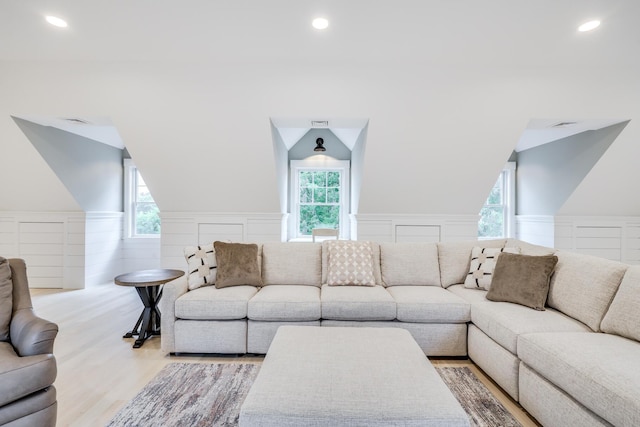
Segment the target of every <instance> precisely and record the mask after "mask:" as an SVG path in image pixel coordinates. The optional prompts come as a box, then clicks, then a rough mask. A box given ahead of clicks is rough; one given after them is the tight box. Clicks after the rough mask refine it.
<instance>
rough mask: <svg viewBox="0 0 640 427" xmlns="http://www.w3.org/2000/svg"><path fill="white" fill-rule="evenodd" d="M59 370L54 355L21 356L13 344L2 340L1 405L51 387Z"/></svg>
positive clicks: (0, 348)
mask: <svg viewBox="0 0 640 427" xmlns="http://www.w3.org/2000/svg"><path fill="white" fill-rule="evenodd" d="M57 372H58V371H57V368H56V359H55V358H54V357H53V355H51V354H38V355H35V356H25V357H19V356H18V355H17V354H16V352H15V350H14V349H13V347H12V346H11V344H9V343H6V342H0V406H4V405H6V404H7V403H10V402H13V401H14V400H17V399H20V398H22V397H25V396H27V395H29V394H31V393H34V392H36V391H38V390H42V389H43V388H45V387H49V386H50V385H51V384H53V382H54V381H55V379H56V374H57Z"/></svg>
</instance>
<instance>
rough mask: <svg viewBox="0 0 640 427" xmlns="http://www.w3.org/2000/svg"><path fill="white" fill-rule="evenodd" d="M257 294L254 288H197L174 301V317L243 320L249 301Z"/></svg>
mask: <svg viewBox="0 0 640 427" xmlns="http://www.w3.org/2000/svg"><path fill="white" fill-rule="evenodd" d="M257 292H258V289H257V288H256V287H254V286H232V287H228V288H222V289H218V288H216V287H215V286H205V287H202V288H198V289H196V290H193V291H189V292H187V293H186V294H184V295H182V296H180V297H179V298H178V299H177V300H176V312H175V313H176V317H177V318H179V319H192V320H232V319H244V318H246V317H247V306H248V303H249V300H250V299H251V298H252V297H253V296H254V295H255V294H256V293H257Z"/></svg>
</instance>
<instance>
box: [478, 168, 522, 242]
mask: <svg viewBox="0 0 640 427" xmlns="http://www.w3.org/2000/svg"><path fill="white" fill-rule="evenodd" d="M515 170H516V164H515V162H509V163H507V165H506V166H505V168H504V169H503V170H502V172H501V173H500V176H499V177H498V180H497V181H496V183H495V185H494V186H493V188H492V189H491V192H490V193H489V197H487V201H486V202H485V204H484V206H483V207H482V210H481V211H480V220H479V221H478V238H480V239H494V238H503V237H514V236H515V229H514V228H515Z"/></svg>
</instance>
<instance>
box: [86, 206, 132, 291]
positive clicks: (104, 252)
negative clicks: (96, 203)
mask: <svg viewBox="0 0 640 427" xmlns="http://www.w3.org/2000/svg"><path fill="white" fill-rule="evenodd" d="M123 216H124V215H123V213H122V212H87V214H86V224H85V260H84V263H85V264H84V265H85V286H91V285H101V284H105V283H113V278H114V277H115V276H117V275H118V274H120V273H121V272H122V242H123V240H122V230H123Z"/></svg>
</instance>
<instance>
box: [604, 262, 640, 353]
mask: <svg viewBox="0 0 640 427" xmlns="http://www.w3.org/2000/svg"><path fill="white" fill-rule="evenodd" d="M639 308H640V266H632V267H629V269H627V271H626V273H625V274H624V277H623V279H622V283H620V287H619V288H618V292H617V293H616V296H615V297H614V298H613V301H611V306H610V307H609V310H607V313H606V314H605V315H604V319H602V324H601V325H600V328H601V329H602V331H603V332H606V333H609V334H616V335H621V336H623V337H627V338H631V339H634V340H636V341H640V309H639Z"/></svg>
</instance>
